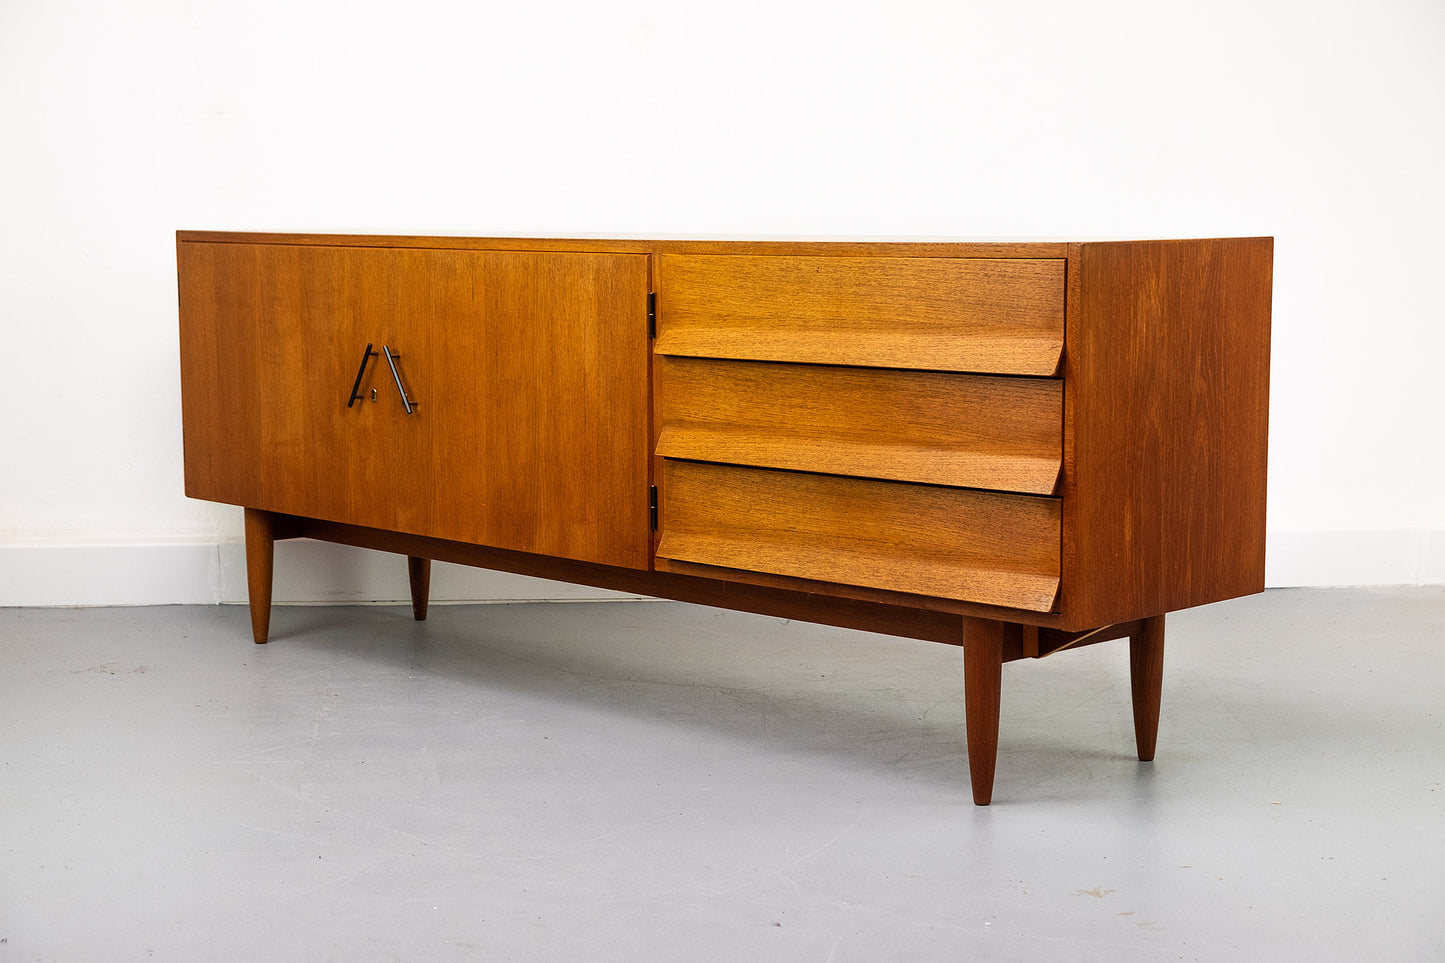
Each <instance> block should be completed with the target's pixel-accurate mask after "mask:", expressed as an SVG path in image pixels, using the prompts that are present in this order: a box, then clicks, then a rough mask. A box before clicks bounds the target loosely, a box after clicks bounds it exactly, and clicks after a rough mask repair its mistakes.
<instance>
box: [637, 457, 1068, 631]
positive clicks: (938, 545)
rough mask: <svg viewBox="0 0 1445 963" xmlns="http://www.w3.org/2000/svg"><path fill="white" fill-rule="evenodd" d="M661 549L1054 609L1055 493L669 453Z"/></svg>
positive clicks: (670, 554) (708, 560)
mask: <svg viewBox="0 0 1445 963" xmlns="http://www.w3.org/2000/svg"><path fill="white" fill-rule="evenodd" d="M663 482H664V485H663V488H662V495H663V498H662V510H661V512H660V519H661V529H662V540H661V544H660V546H659V548H658V555H659V556H662V557H665V558H670V559H678V560H681V561H688V562H696V563H701V564H706V565H719V566H726V567H729V568H750V569H754V570H757V571H760V572H773V573H776V574H779V575H789V576H796V577H800V578H809V579H822V580H825V581H829V582H841V583H846V584H851V585H862V586H872V587H875V588H884V589H894V590H899V591H910V592H918V593H920V594H927V595H937V596H941V597H945V598H954V599H964V600H968V601H973V602H980V603H985V604H995V605H1008V606H1012V607H1016V608H1023V609H1029V610H1032V611H1039V612H1041V611H1048V610H1049V608H1051V607H1052V605H1053V602H1054V597H1055V595H1056V593H1057V591H1058V565H1059V559H1058V551H1059V505H1058V502H1057V500H1055V499H1051V498H1038V497H1032V496H1024V495H1003V494H995V493H988V492H976V491H971V490H968V489H958V488H941V487H936V486H930V485H905V484H899V483H895V482H878V481H866V480H862V479H856V478H839V477H834V476H830V475H807V474H800V473H794V472H779V471H770V470H759V469H751V468H737V467H731V466H722V465H709V464H702V463H696V462H681V461H672V460H668V461H667V462H665V464H664V470H663Z"/></svg>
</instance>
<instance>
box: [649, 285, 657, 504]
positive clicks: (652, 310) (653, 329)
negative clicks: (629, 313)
mask: <svg viewBox="0 0 1445 963" xmlns="http://www.w3.org/2000/svg"><path fill="white" fill-rule="evenodd" d="M647 336H648V337H649V338H655V337H657V294H656V292H653V291H649V292H647ZM653 527H654V528H656V527H657V526H655V525H654V526H653Z"/></svg>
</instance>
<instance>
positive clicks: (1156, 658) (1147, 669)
mask: <svg viewBox="0 0 1445 963" xmlns="http://www.w3.org/2000/svg"><path fill="white" fill-rule="evenodd" d="M1129 689H1130V691H1131V693H1132V696H1133V700H1134V742H1135V743H1136V744H1137V745H1138V747H1139V760H1140V761H1141V762H1149V761H1150V760H1152V759H1153V758H1154V744H1155V743H1156V742H1157V741H1158V738H1159V702H1160V698H1161V696H1162V695H1163V691H1164V616H1162V615H1156V616H1155V617H1153V618H1151V619H1145V620H1144V625H1143V627H1142V628H1141V629H1140V630H1139V631H1138V632H1136V633H1135V634H1134V635H1131V636H1129Z"/></svg>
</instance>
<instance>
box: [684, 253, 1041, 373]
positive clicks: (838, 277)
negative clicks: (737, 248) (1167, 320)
mask: <svg viewBox="0 0 1445 963" xmlns="http://www.w3.org/2000/svg"><path fill="white" fill-rule="evenodd" d="M1063 344H1064V261H1063V260H1061V259H1045V258H1037V259H1006V258H934V257H924V258H909V257H792V256H771V255H737V256H734V255H700V254H685V255H684V254H677V255H663V256H661V257H659V258H658V341H657V349H656V350H657V351H658V353H660V354H672V355H686V356H691V357H706V358H737V359H748V360H757V361H793V362H806V363H814V364H839V365H861V366H868V367H883V368H919V369H929V370H937V371H979V372H991V373H997V374H1023V375H1052V374H1054V373H1055V372H1056V371H1057V370H1058V367H1059V356H1060V354H1061V352H1062V351H1063Z"/></svg>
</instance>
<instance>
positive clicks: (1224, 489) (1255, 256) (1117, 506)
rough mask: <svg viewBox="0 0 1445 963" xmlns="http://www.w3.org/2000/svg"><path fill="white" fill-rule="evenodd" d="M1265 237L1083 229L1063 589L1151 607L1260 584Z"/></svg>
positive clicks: (1068, 359) (1143, 612)
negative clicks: (1138, 236) (1113, 234)
mask: <svg viewBox="0 0 1445 963" xmlns="http://www.w3.org/2000/svg"><path fill="white" fill-rule="evenodd" d="M1273 250H1274V244H1273V239H1271V238H1243V239H1227V240H1202V241H1145V242H1112V243H1092V244H1084V245H1080V246H1079V247H1078V248H1076V251H1078V256H1077V257H1075V258H1073V259H1071V261H1070V270H1071V271H1079V272H1080V276H1079V277H1078V278H1077V281H1078V283H1079V288H1078V292H1079V293H1078V298H1077V299H1076V300H1074V301H1072V302H1071V303H1072V304H1073V305H1077V314H1076V316H1074V317H1071V318H1070V319H1069V322H1068V328H1067V344H1066V348H1065V362H1064V372H1065V374H1064V383H1065V386H1066V387H1065V392H1066V394H1065V406H1066V408H1068V409H1069V411H1068V416H1067V418H1066V424H1067V426H1068V428H1067V430H1068V431H1069V432H1070V433H1071V435H1072V437H1070V438H1066V440H1065V448H1066V455H1065V482H1064V504H1065V506H1066V507H1065V512H1066V516H1065V520H1064V530H1065V541H1066V544H1065V546H1064V551H1063V560H1064V566H1065V571H1064V586H1063V599H1062V605H1063V607H1064V611H1065V612H1066V613H1067V615H1068V618H1069V620H1070V621H1071V622H1078V623H1081V624H1082V623H1086V622H1087V623H1091V624H1103V623H1108V622H1119V621H1125V620H1128V619H1134V618H1141V617H1145V616H1149V615H1157V614H1160V613H1163V612H1170V611H1175V610H1177V609H1184V608H1188V607H1190V606H1194V605H1203V604H1206V603H1209V602H1215V601H1219V600H1221V599H1226V598H1233V597H1236V596H1240V595H1248V594H1252V593H1255V592H1259V591H1261V590H1263V588H1264V531H1265V529H1264V526H1265V468H1266V454H1267V439H1268V415H1269V411H1268V409H1269V324H1270V298H1271V287H1272V285H1271V269H1272V262H1273Z"/></svg>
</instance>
